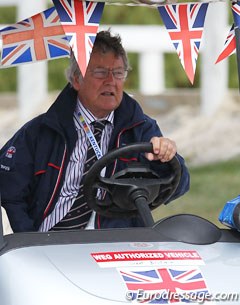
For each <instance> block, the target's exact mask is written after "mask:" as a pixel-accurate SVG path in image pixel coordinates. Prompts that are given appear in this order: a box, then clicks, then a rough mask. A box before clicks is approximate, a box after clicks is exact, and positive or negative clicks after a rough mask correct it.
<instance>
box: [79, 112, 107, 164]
mask: <svg viewBox="0 0 240 305" xmlns="http://www.w3.org/2000/svg"><path fill="white" fill-rule="evenodd" d="M78 115H79V120H80V124H81V125H82V127H83V130H84V132H85V133H86V136H87V137H88V139H89V141H90V143H91V145H92V147H93V150H94V152H95V155H96V157H97V159H100V158H101V157H102V151H101V148H100V147H99V145H98V143H97V141H96V138H95V137H94V134H93V133H92V131H91V129H90V127H89V126H88V123H87V122H86V120H85V119H84V117H83V115H82V114H81V113H78Z"/></svg>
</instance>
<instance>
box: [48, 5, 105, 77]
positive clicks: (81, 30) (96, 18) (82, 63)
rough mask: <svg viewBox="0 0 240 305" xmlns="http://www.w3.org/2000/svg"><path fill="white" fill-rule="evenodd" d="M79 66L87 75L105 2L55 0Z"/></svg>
mask: <svg viewBox="0 0 240 305" xmlns="http://www.w3.org/2000/svg"><path fill="white" fill-rule="evenodd" d="M53 3H54V5H55V7H56V10H57V12H58V15H59V17H60V21H61V23H62V26H63V29H64V31H65V34H66V36H67V38H68V40H69V43H70V46H71V48H72V50H73V53H74V56H75V58H76V60H77V62H78V65H79V68H80V70H81V72H82V74H83V75H85V72H86V69H87V65H88V62H89V59H90V55H91V51H92V47H93V44H94V41H95V38H96V34H97V31H98V27H99V23H100V19H101V16H102V12H103V8H104V3H103V2H91V1H81V0H53Z"/></svg>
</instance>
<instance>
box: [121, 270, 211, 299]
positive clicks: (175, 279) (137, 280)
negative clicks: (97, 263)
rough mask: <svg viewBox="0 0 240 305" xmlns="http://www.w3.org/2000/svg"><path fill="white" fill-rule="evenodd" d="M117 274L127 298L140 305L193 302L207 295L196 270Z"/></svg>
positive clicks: (199, 272)
mask: <svg viewBox="0 0 240 305" xmlns="http://www.w3.org/2000/svg"><path fill="white" fill-rule="evenodd" d="M119 273H120V275H121V277H122V279H123V281H124V283H125V285H126V288H127V290H128V293H127V297H129V298H131V300H132V301H137V302H140V303H148V304H171V303H181V302H189V301H190V299H191V300H192V301H195V302H196V301H200V298H201V301H203V298H204V295H206V296H207V295H209V291H208V289H207V286H206V283H205V281H204V278H203V275H202V274H201V271H200V269H199V268H192V267H176V266H175V267H174V268H158V269H146V270H135V271H130V270H129V269H121V270H120V269H119Z"/></svg>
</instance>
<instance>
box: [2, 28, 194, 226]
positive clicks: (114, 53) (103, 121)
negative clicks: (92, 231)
mask: <svg viewBox="0 0 240 305" xmlns="http://www.w3.org/2000/svg"><path fill="white" fill-rule="evenodd" d="M128 70H129V65H128V60H127V56H126V52H125V50H124V48H123V46H122V44H121V39H120V37H119V36H112V34H111V33H110V31H102V32H99V33H98V34H97V36H96V40H95V43H94V48H93V50H92V54H91V59H90V61H89V65H88V68H87V71H86V73H85V76H84V78H83V77H82V75H81V73H80V70H79V68H78V65H77V63H76V61H75V60H74V57H72V59H71V64H70V68H69V70H68V74H67V77H68V80H69V84H68V85H67V86H66V87H65V88H64V89H63V91H62V92H61V93H60V95H59V96H58V98H57V100H56V101H55V103H54V104H53V105H52V106H51V107H50V109H49V110H48V111H47V112H46V113H45V114H42V115H40V116H38V117H36V118H34V119H33V120H31V121H30V122H28V123H26V124H25V126H23V127H22V128H21V129H20V130H19V131H18V132H17V133H16V134H15V135H14V136H13V138H12V139H10V140H9V141H8V143H7V144H6V145H5V146H4V147H3V148H2V149H1V151H0V190H1V195H2V205H3V207H5V209H6V211H7V214H8V217H9V220H10V224H11V226H12V229H13V231H14V232H19V231H38V230H39V231H49V230H69V229H84V228H86V226H87V224H88V223H89V219H90V216H91V215H92V211H91V210H89V208H88V206H87V204H86V200H85V198H84V195H83V193H82V178H83V176H84V175H85V174H86V168H85V167H84V164H85V163H86V164H85V165H86V167H87V166H88V165H89V164H87V163H88V151H91V150H92V151H93V148H94V149H95V148H96V147H97V150H96V149H95V150H94V153H95V154H97V155H98V157H99V154H100V156H101V155H102V154H105V153H106V152H107V151H108V150H111V149H113V148H116V147H120V146H122V145H127V144H130V143H134V142H152V144H153V154H152V153H148V154H146V158H145V162H146V160H148V161H147V162H148V163H149V165H150V167H151V168H152V169H154V170H155V171H156V172H159V165H160V163H161V162H167V161H170V160H171V159H172V158H173V157H174V155H175V154H176V152H177V148H176V144H175V142H174V141H172V140H170V139H168V138H164V137H163V136H162V134H161V131H160V129H159V127H158V126H157V124H156V122H155V120H153V119H151V118H149V117H148V116H147V115H145V114H144V113H143V111H142V109H141V108H140V106H139V105H138V103H137V102H136V101H135V100H134V99H132V98H131V97H130V96H129V95H127V94H126V93H125V92H124V91H123V86H124V81H125V79H126V77H127V72H128ZM95 121H97V122H98V123H100V124H99V125H101V128H102V129H103V130H102V132H100V131H98V130H97V128H96V130H95V128H94V126H93V125H94V124H95ZM94 132H96V138H97V134H98V136H99V135H100V136H101V142H100V144H99V145H98V142H97V140H96V138H95V135H94V134H93V133H94ZM89 142H90V143H91V145H90V144H89ZM92 158H93V157H91V159H92ZM137 158H140V157H139V156H137ZM177 158H178V159H179V162H180V163H181V168H182V172H181V175H182V176H181V181H180V183H179V186H178V188H177V190H176V192H175V194H174V195H173V197H172V198H171V200H173V199H175V198H177V197H179V196H181V195H183V194H184V193H185V192H186V191H188V189H189V173H188V170H187V168H186V166H185V163H184V160H183V158H182V157H181V156H179V155H177ZM160 161H161V162H160ZM89 166H90V165H89ZM124 167H126V163H125V162H124V161H122V160H121V161H120V160H119V162H117V166H116V168H111V167H109V168H108V167H107V169H106V176H111V175H112V174H114V173H115V172H117V171H118V170H119V169H122V168H124ZM93 224H94V225H93V226H94V227H95V228H110V227H129V226H141V225H142V223H141V221H140V219H138V218H137V217H135V218H130V219H129V218H128V219H110V218H106V217H103V216H101V215H96V217H95V219H94V221H93Z"/></svg>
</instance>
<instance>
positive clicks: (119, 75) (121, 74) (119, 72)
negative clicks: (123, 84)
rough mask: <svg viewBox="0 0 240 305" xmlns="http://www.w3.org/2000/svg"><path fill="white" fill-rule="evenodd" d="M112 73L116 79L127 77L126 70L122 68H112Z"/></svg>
mask: <svg viewBox="0 0 240 305" xmlns="http://www.w3.org/2000/svg"><path fill="white" fill-rule="evenodd" d="M112 73H113V76H114V77H115V78H117V79H123V78H125V77H127V71H126V70H124V69H122V68H121V69H120V68H118V69H113V70H112Z"/></svg>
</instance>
